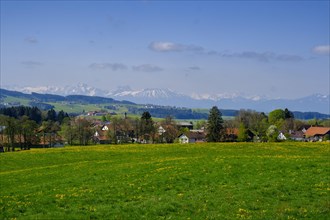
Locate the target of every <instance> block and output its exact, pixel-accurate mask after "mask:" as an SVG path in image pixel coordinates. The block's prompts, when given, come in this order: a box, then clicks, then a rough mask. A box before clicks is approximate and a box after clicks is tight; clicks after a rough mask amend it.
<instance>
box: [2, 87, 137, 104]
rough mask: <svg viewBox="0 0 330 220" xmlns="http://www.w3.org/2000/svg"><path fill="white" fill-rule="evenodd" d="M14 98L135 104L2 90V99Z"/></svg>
mask: <svg viewBox="0 0 330 220" xmlns="http://www.w3.org/2000/svg"><path fill="white" fill-rule="evenodd" d="M6 96H12V97H16V98H25V99H31V100H32V101H39V102H63V101H66V102H75V103H83V104H105V103H109V104H132V105H134V104H135V103H133V102H129V101H117V100H114V99H112V98H105V97H98V96H85V95H68V96H60V95H53V94H40V93H34V92H33V93H31V94H25V93H22V92H17V91H9V90H6V89H0V97H1V98H2V97H6Z"/></svg>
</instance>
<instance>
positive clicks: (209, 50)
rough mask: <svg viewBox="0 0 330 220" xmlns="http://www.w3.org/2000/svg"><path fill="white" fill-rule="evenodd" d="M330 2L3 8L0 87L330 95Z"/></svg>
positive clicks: (8, 4) (20, 4)
mask: <svg viewBox="0 0 330 220" xmlns="http://www.w3.org/2000/svg"><path fill="white" fill-rule="evenodd" d="M329 5H330V3H329V1H315V0H313V1H124V2H122V1H4V0H1V21H0V22H1V82H0V84H1V87H3V86H66V85H76V84H78V83H86V84H88V85H90V86H94V87H96V88H99V89H103V90H110V91H111V90H115V89H116V88H118V87H120V86H130V87H131V88H132V89H144V88H168V89H171V90H174V91H177V92H179V93H182V94H186V95H191V94H213V95H215V94H234V93H235V94H244V95H258V96H265V97H269V98H289V99H290V98H299V97H304V96H308V95H311V94H316V93H320V94H324V95H328V94H329V84H330V79H329V77H330V76H329V75H330V61H329V54H330V46H329V37H330V36H329V30H330V25H329V22H330V21H329V20H330V16H329V11H330V6H329Z"/></svg>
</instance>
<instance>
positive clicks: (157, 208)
mask: <svg viewBox="0 0 330 220" xmlns="http://www.w3.org/2000/svg"><path fill="white" fill-rule="evenodd" d="M0 190H1V191H0V219H329V218H330V151H329V143H290V142H288V143H260V144H255V143H216V144H212V143H208V144H189V145H182V144H171V145H166V144H157V145H116V146H114V145H98V146H89V147H65V148H56V149H31V150H29V151H20V152H12V153H2V154H0Z"/></svg>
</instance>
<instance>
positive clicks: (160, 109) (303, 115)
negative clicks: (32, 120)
mask: <svg viewBox="0 0 330 220" xmlns="http://www.w3.org/2000/svg"><path fill="white" fill-rule="evenodd" d="M148 95H149V96H152V97H154V98H155V97H157V93H156V92H151V93H148ZM163 95H164V94H163ZM7 96H10V97H15V98H24V99H29V100H30V102H29V103H30V105H32V106H37V107H39V108H40V107H41V108H43V109H45V110H47V109H51V108H53V107H54V106H53V105H51V104H49V103H53V102H69V103H78V104H110V105H114V104H125V105H128V106H129V107H128V110H129V112H130V113H137V114H142V112H143V111H151V112H152V113H153V114H154V115H155V116H158V117H166V116H168V115H172V116H173V115H174V116H176V118H178V119H207V114H206V113H198V112H195V111H193V110H192V109H189V108H176V107H171V106H163V105H147V106H145V107H141V105H140V106H138V105H137V104H135V103H133V102H130V101H118V100H115V99H112V98H107V97H99V96H87V95H68V96H61V95H54V94H39V93H35V92H33V93H31V94H26V93H22V92H18V91H10V90H5V89H0V100H1V103H0V107H6V105H5V103H4V102H3V100H2V99H3V98H5V97H7ZM126 97H127V96H126ZM164 97H166V98H169V97H168V96H167V95H164ZM321 98H322V97H321ZM272 110H274V109H272ZM221 112H222V114H223V116H236V115H237V114H238V112H239V110H237V109H236V110H230V109H224V108H221ZM293 114H294V115H295V118H297V119H313V118H317V119H328V118H330V114H322V113H319V112H300V111H293Z"/></svg>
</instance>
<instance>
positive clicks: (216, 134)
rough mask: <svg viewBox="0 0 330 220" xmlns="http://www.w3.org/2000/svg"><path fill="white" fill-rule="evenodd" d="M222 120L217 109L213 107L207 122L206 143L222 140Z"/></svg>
mask: <svg viewBox="0 0 330 220" xmlns="http://www.w3.org/2000/svg"><path fill="white" fill-rule="evenodd" d="M222 132H223V119H222V114H221V112H220V110H219V109H218V107H216V106H213V107H212V108H211V110H210V114H209V117H208V121H207V136H206V138H207V141H209V142H219V141H221V139H222V136H223V135H222Z"/></svg>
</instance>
